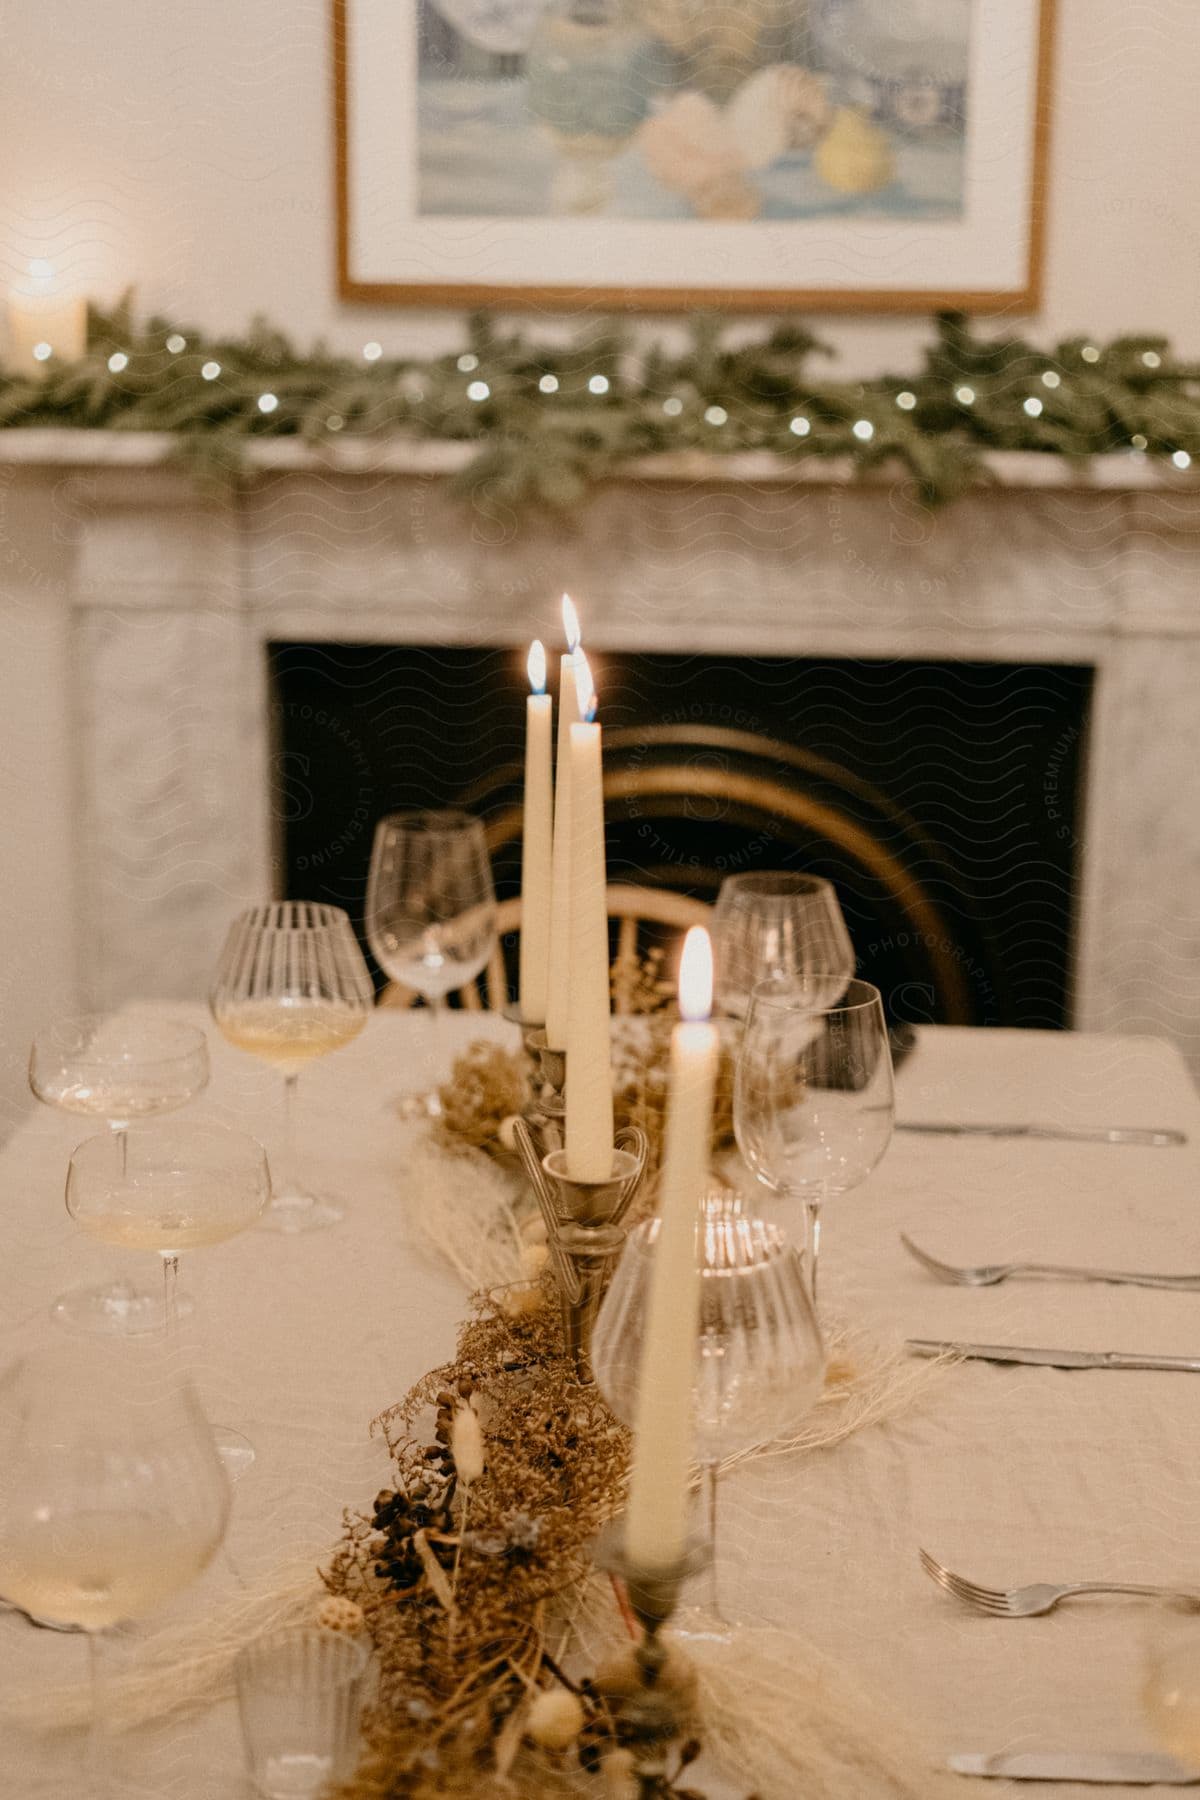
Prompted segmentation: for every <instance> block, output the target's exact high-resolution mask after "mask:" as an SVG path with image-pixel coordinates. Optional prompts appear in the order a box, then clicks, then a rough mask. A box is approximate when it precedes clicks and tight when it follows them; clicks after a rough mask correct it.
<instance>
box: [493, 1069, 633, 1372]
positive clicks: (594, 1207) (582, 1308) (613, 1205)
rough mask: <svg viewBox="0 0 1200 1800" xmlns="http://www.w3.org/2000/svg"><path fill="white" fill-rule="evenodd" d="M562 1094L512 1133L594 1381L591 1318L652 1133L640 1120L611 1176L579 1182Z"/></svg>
mask: <svg viewBox="0 0 1200 1800" xmlns="http://www.w3.org/2000/svg"><path fill="white" fill-rule="evenodd" d="M543 1035H544V1034H543ZM543 1052H544V1054H545V1056H546V1057H547V1058H550V1057H557V1060H558V1061H559V1062H560V1063H562V1064H565V1061H566V1059H565V1057H563V1056H561V1054H560V1053H557V1052H554V1051H546V1050H545V1048H544V1046H543ZM551 1088H552V1089H553V1088H554V1082H553V1079H551ZM557 1097H558V1096H557V1094H556V1093H554V1092H552V1093H551V1095H550V1096H549V1099H548V1100H546V1101H542V1102H539V1103H537V1104H536V1105H535V1106H534V1107H532V1108H531V1109H530V1112H529V1114H528V1115H527V1117H526V1118H524V1119H518V1120H517V1122H516V1125H515V1127H514V1130H513V1136H514V1141H515V1144H516V1149H517V1154H518V1155H519V1157H520V1158H521V1162H522V1164H523V1165H524V1168H525V1173H526V1174H527V1175H528V1177H529V1180H530V1184H531V1185H532V1187H533V1191H534V1193H535V1194H536V1195H537V1200H538V1205H539V1207H540V1208H541V1212H542V1218H543V1219H544V1220H545V1222H546V1242H547V1246H548V1248H549V1251H550V1259H551V1264H552V1267H553V1269H554V1277H555V1280H556V1282H557V1284H558V1292H559V1300H560V1303H561V1306H562V1318H563V1336H564V1338H565V1340H566V1346H567V1354H568V1356H570V1358H571V1359H572V1361H573V1362H574V1364H575V1373H576V1376H577V1378H578V1379H579V1381H581V1382H583V1383H585V1384H587V1383H591V1382H592V1381H593V1380H594V1379H595V1378H594V1376H593V1374H592V1367H591V1360H590V1357H589V1349H590V1345H591V1337H592V1325H593V1323H594V1321H595V1317H596V1313H597V1311H598V1310H599V1306H600V1301H601V1300H602V1298H603V1296H604V1289H605V1286H606V1284H607V1281H608V1275H609V1271H610V1269H611V1267H612V1264H613V1262H614V1261H615V1259H616V1258H617V1256H618V1255H619V1254H620V1251H621V1246H622V1245H623V1244H624V1242H625V1227H624V1225H623V1224H622V1223H621V1221H622V1220H623V1219H624V1217H625V1215H626V1213H627V1212H628V1211H629V1208H630V1205H631V1204H632V1202H633V1197H634V1194H635V1193H636V1192H637V1188H638V1183H639V1182H640V1181H641V1179H642V1176H643V1174H644V1173H645V1169H646V1153H647V1149H648V1145H647V1142H646V1134H645V1132H643V1131H641V1130H639V1129H638V1127H637V1126H630V1127H628V1128H627V1129H626V1130H624V1131H619V1132H618V1133H617V1141H616V1144H615V1146H614V1148H613V1160H612V1172H611V1173H610V1175H609V1176H608V1177H607V1179H605V1180H603V1181H576V1180H575V1179H574V1178H573V1177H572V1176H571V1175H569V1174H568V1173H567V1164H566V1152H565V1150H563V1149H561V1148H560V1147H558V1146H559V1144H560V1143H561V1129H560V1126H561V1112H560V1111H559V1110H557V1109H555V1107H554V1106H553V1105H552V1104H551V1103H552V1102H553V1101H554V1100H555V1099H556V1098H557ZM539 1140H540V1141H539ZM549 1146H553V1147H549Z"/></svg>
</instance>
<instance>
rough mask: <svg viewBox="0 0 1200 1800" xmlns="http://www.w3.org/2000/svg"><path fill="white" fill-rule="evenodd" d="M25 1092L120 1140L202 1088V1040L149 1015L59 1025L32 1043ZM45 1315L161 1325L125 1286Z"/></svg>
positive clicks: (153, 1295) (62, 1304)
mask: <svg viewBox="0 0 1200 1800" xmlns="http://www.w3.org/2000/svg"><path fill="white" fill-rule="evenodd" d="M29 1085H30V1087H31V1088H32V1089H33V1091H34V1093H35V1094H36V1095H37V1097H38V1099H39V1100H41V1101H43V1102H44V1103H45V1104H46V1105H47V1106H56V1107H58V1108H59V1109H60V1110H61V1111H62V1112H68V1113H77V1114H80V1115H82V1116H83V1117H85V1118H90V1119H103V1120H105V1121H106V1122H107V1124H108V1125H109V1126H110V1128H111V1129H112V1130H113V1131H114V1132H118V1133H123V1132H125V1131H126V1130H127V1129H128V1128H129V1126H130V1125H131V1124H132V1123H133V1122H134V1121H135V1120H137V1119H145V1118H150V1117H152V1116H155V1115H157V1114H159V1113H167V1112H174V1111H175V1110H176V1109H177V1108H178V1107H181V1106H186V1105H187V1103H188V1101H189V1100H193V1099H194V1098H195V1096H196V1095H197V1094H198V1093H200V1092H201V1090H202V1089H203V1088H205V1087H206V1086H207V1085H208V1039H207V1038H206V1037H205V1035H204V1032H203V1031H202V1030H201V1029H200V1027H199V1026H198V1025H189V1024H188V1023H187V1022H186V1021H185V1020H182V1019H173V1018H170V1017H169V1016H163V1015H160V1014H158V1013H151V1012H138V1011H132V1010H131V1011H129V1012H121V1013H116V1014H113V1015H110V1016H106V1015H104V1014H87V1015H84V1016H83V1017H81V1018H74V1019H60V1020H58V1021H57V1022H56V1023H55V1024H53V1025H49V1026H47V1027H46V1029H45V1030H44V1031H39V1032H38V1034H37V1036H36V1037H35V1038H34V1040H33V1047H32V1049H31V1051H30V1054H29ZM51 1313H52V1316H53V1318H54V1319H55V1320H56V1321H57V1322H58V1323H59V1324H60V1325H67V1326H70V1327H72V1328H73V1329H75V1330H77V1331H91V1332H103V1333H117V1334H119V1335H126V1336H127V1335H132V1334H134V1333H137V1332H146V1331H161V1329H162V1326H163V1311H162V1301H161V1299H160V1297H159V1295H158V1293H157V1292H156V1291H151V1292H147V1291H144V1290H143V1289H141V1288H139V1287H137V1286H135V1284H134V1283H133V1282H131V1281H125V1280H123V1281H114V1282H110V1283H108V1284H107V1285H106V1286H104V1287H101V1288H85V1289H82V1290H78V1291H76V1292H74V1293H70V1294H64V1295H62V1296H61V1297H60V1298H59V1299H58V1300H56V1301H55V1302H54V1305H53V1307H52V1309H51Z"/></svg>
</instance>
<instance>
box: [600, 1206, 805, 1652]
mask: <svg viewBox="0 0 1200 1800" xmlns="http://www.w3.org/2000/svg"><path fill="white" fill-rule="evenodd" d="M659 1229H660V1221H659V1220H658V1219H647V1220H645V1221H644V1222H643V1223H642V1224H640V1225H637V1226H635V1227H634V1229H633V1230H632V1231H631V1232H630V1233H629V1236H628V1238H627V1239H626V1241H625V1248H624V1250H623V1251H622V1253H621V1260H620V1262H619V1263H618V1265H617V1268H616V1271H615V1273H614V1275H613V1278H612V1281H611V1283H610V1285H609V1289H608V1293H607V1294H606V1295H605V1298H604V1303H603V1305H602V1306H601V1308H600V1312H599V1315H598V1317H597V1319H596V1323H595V1326H594V1327H593V1331H592V1345H591V1359H592V1367H593V1369H594V1371H595V1375H596V1381H597V1383H598V1385H599V1387H600V1391H601V1393H602V1394H603V1395H604V1397H605V1399H606V1400H607V1401H608V1403H609V1405H610V1406H611V1407H612V1409H613V1411H614V1412H615V1413H616V1415H617V1417H618V1418H619V1419H623V1420H624V1421H625V1422H626V1423H631V1422H632V1420H633V1418H634V1416H635V1413H636V1409H637V1392H638V1383H639V1382H640V1381H641V1380H642V1378H643V1369H642V1358H643V1350H644V1343H645V1331H646V1324H647V1318H648V1313H649V1293H650V1281H651V1273H652V1270H653V1266H654V1253H655V1246H656V1244H657V1242H658V1235H659ZM696 1254H697V1258H698V1259H699V1261H700V1266H701V1282H700V1306H699V1318H698V1326H697V1331H698V1338H697V1349H698V1359H697V1364H696V1376H695V1381H694V1383H693V1387H692V1407H693V1419H694V1424H695V1431H696V1451H697V1458H698V1460H699V1462H700V1463H701V1465H702V1467H703V1469H704V1474H705V1489H706V1502H707V1513H708V1529H709V1536H710V1542H711V1548H712V1561H711V1563H710V1572H709V1583H710V1591H709V1598H710V1606H711V1612H712V1616H713V1619H714V1620H716V1621H718V1622H719V1621H720V1620H721V1617H722V1615H721V1608H720V1593H719V1570H718V1564H717V1542H718V1540H717V1511H718V1492H719V1484H720V1472H721V1465H722V1462H723V1461H724V1460H725V1459H726V1458H727V1457H729V1456H732V1455H736V1454H737V1453H738V1452H739V1451H748V1450H752V1449H755V1448H757V1447H758V1446H759V1445H762V1444H766V1443H770V1442H771V1441H772V1440H774V1439H776V1438H779V1437H782V1436H785V1435H786V1434H787V1433H788V1432H789V1431H791V1430H792V1429H794V1427H795V1426H796V1425H798V1424H799V1422H800V1420H801V1419H803V1418H804V1416H805V1414H806V1413H807V1412H808V1411H809V1410H810V1408H811V1407H812V1405H813V1404H814V1402H815V1400H816V1398H817V1395H818V1394H819V1393H820V1391H821V1384H822V1381H823V1379H824V1373H825V1347H824V1344H823V1343H822V1340H821V1332H820V1328H819V1326H818V1324H817V1318H816V1314H815V1312H814V1310H813V1305H812V1301H811V1299H810V1297H809V1290H808V1281H807V1278H806V1275H805V1271H804V1264H803V1260H802V1258H801V1257H800V1256H799V1254H798V1253H797V1251H796V1250H795V1249H794V1248H793V1247H792V1246H791V1245H790V1244H789V1243H788V1242H787V1241H786V1239H785V1238H784V1236H783V1234H782V1233H781V1232H780V1231H779V1230H778V1229H777V1228H776V1227H775V1226H773V1225H770V1224H768V1223H767V1222H766V1221H765V1220H763V1219H759V1218H754V1217H752V1216H751V1215H750V1214H749V1213H747V1212H746V1211H745V1207H744V1202H743V1201H742V1199H741V1197H740V1196H738V1195H735V1194H710V1195H709V1196H708V1197H707V1199H706V1200H705V1202H704V1205H703V1208H702V1209H701V1210H700V1211H699V1213H698V1217H697V1227H696ZM649 1375H650V1378H651V1379H653V1371H649Z"/></svg>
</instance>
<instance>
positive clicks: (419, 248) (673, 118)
mask: <svg viewBox="0 0 1200 1800" xmlns="http://www.w3.org/2000/svg"><path fill="white" fill-rule="evenodd" d="M332 4H333V61H334V91H335V124H336V144H337V204H338V282H339V291H340V293H341V295H342V296H343V297H344V298H346V299H351V300H369V301H376V302H378V301H381V300H383V301H395V302H399V303H402V304H409V305H414V306H428V305H431V304H432V305H446V306H471V305H479V304H483V303H486V304H489V305H493V306H499V307H547V308H554V309H559V308H572V307H594V306H604V307H624V308H640V309H644V310H647V311H671V310H675V309H678V308H687V307H695V306H712V307H718V308H723V309H725V310H729V311H758V310H761V311H772V312H774V311H779V310H782V309H787V308H793V307H795V308H805V307H807V308H813V309H816V308H821V309H827V310H836V311H843V310H850V309H860V310H867V311H881V310H885V309H886V310H896V311H912V312H927V311H930V310H932V309H934V308H938V307H949V306H953V307H961V308H964V309H968V310H976V311H979V310H998V309H1009V310H1020V309H1031V308H1033V307H1034V306H1036V304H1037V301H1038V288H1039V276H1040V264H1041V239H1042V228H1043V220H1044V211H1045V186H1046V182H1045V164H1046V155H1047V135H1048V109H1049V88H1050V59H1051V43H1052V37H1053V17H1052V13H1053V0H332Z"/></svg>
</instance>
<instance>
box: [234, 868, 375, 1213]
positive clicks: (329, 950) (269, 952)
mask: <svg viewBox="0 0 1200 1800" xmlns="http://www.w3.org/2000/svg"><path fill="white" fill-rule="evenodd" d="M374 1004H375V990H374V988H373V987H372V985H371V977H370V975H369V973H368V971H367V965H366V962H365V961H364V959H363V953H362V951H361V950H360V949H359V946H358V939H357V938H356V937H355V935H354V928H353V926H352V925H351V923H350V920H349V917H348V915H347V914H346V913H344V912H343V911H342V909H341V907H338V906H318V905H316V904H314V903H312V902H310V901H307V900H285V901H280V902H276V903H274V904H271V905H268V906H253V907H251V908H250V910H249V911H248V912H244V913H241V914H239V916H238V917H237V918H236V919H235V920H234V922H233V924H232V925H231V926H230V929H229V936H228V937H227V938H226V940H225V948H224V949H223V950H222V952H221V960H220V962H219V963H218V965H217V973H216V978H215V980H214V982H213V987H212V992H211V994H210V995H209V1006H210V1007H211V1009H212V1015H213V1018H214V1019H215V1020H216V1022H217V1026H218V1028H219V1030H220V1032H221V1035H222V1036H223V1037H225V1038H227V1039H228V1041H229V1042H230V1043H231V1044H234V1045H236V1047H237V1048H238V1049H239V1050H248V1051H249V1052H250V1053H251V1055H252V1056H258V1057H261V1058H262V1060H263V1061H264V1062H268V1063H271V1064H272V1065H273V1066H274V1067H275V1068H277V1069H279V1070H281V1071H282V1073H283V1095H284V1156H283V1170H282V1175H281V1178H280V1179H279V1181H278V1182H277V1186H276V1191H275V1193H274V1194H273V1195H272V1197H271V1204H270V1206H269V1207H268V1209H267V1211H266V1212H265V1214H264V1215H263V1223H264V1224H266V1225H269V1226H271V1227H272V1229H274V1230H276V1231H287V1232H296V1231H314V1230H317V1229H318V1228H320V1227H321V1226H324V1225H333V1224H336V1222H337V1221H338V1220H339V1219H340V1218H341V1217H342V1208H341V1206H340V1205H338V1204H337V1203H335V1202H334V1201H333V1200H330V1199H328V1198H327V1197H324V1196H322V1197H318V1196H317V1195H316V1194H313V1193H312V1192H310V1191H309V1189H308V1188H307V1187H305V1186H303V1185H302V1184H301V1183H300V1182H299V1181H298V1180H297V1178H296V1175H295V1146H294V1114H295V1094H296V1084H297V1082H298V1080H299V1078H300V1071H301V1069H302V1068H304V1066H305V1065H306V1064H307V1063H310V1062H312V1061H313V1060H314V1058H315V1057H318V1056H324V1055H326V1054H327V1053H328V1052H329V1051H330V1050H337V1049H339V1048H340V1046H341V1045H343V1044H348V1043H349V1042H350V1041H351V1039H352V1038H356V1037H357V1036H358V1034H359V1032H360V1031H361V1030H362V1029H363V1027H364V1025H365V1024H366V1022H367V1020H368V1019H369V1018H370V1016H371V1010H372V1007H373V1006H374Z"/></svg>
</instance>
